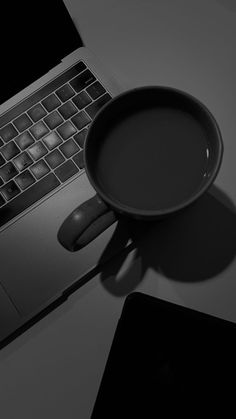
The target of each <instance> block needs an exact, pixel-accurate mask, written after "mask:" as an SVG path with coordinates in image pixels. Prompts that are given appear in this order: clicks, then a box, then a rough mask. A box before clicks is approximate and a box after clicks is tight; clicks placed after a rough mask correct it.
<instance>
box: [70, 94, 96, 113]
mask: <svg viewBox="0 0 236 419" xmlns="http://www.w3.org/2000/svg"><path fill="white" fill-rule="evenodd" d="M72 102H74V104H75V105H76V106H77V108H78V109H79V110H80V111H81V110H82V109H83V108H85V106H87V105H89V104H90V103H91V102H92V99H91V98H90V97H89V95H88V94H87V93H86V92H81V93H79V94H78V95H76V96H75V97H73V99H72Z"/></svg>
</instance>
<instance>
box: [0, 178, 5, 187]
mask: <svg viewBox="0 0 236 419" xmlns="http://www.w3.org/2000/svg"><path fill="white" fill-rule="evenodd" d="M3 183H4V182H3V180H2V179H1V178H0V186H2V185H3Z"/></svg>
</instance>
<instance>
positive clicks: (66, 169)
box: [55, 160, 79, 182]
mask: <svg viewBox="0 0 236 419" xmlns="http://www.w3.org/2000/svg"><path fill="white" fill-rule="evenodd" d="M78 171H79V170H78V168H77V167H76V165H75V164H74V163H73V161H72V160H68V161H66V162H65V163H63V164H62V165H61V166H60V167H58V168H57V169H56V170H55V174H56V175H57V177H58V178H59V179H60V181H61V182H65V181H66V180H68V179H69V178H71V177H72V176H74V175H75V174H76V173H78Z"/></svg>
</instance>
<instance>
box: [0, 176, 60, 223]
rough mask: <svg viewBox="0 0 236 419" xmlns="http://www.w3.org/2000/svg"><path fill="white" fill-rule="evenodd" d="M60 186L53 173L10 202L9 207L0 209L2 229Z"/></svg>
mask: <svg viewBox="0 0 236 419" xmlns="http://www.w3.org/2000/svg"><path fill="white" fill-rule="evenodd" d="M59 185H60V182H59V180H58V179H57V178H56V176H55V175H54V174H53V173H50V174H49V175H47V176H45V177H44V178H43V179H41V180H40V181H39V182H37V183H35V184H34V185H33V186H31V188H29V189H27V190H26V191H25V192H23V193H22V194H21V195H18V196H17V197H16V198H15V199H13V200H12V201H10V202H8V203H7V205H5V206H4V207H2V208H0V227H2V226H3V225H4V224H6V223H7V222H8V221H10V220H12V219H13V218H14V217H16V216H17V215H19V214H20V213H21V212H23V211H25V210H26V209H27V208H29V207H30V206H31V205H33V204H35V203H36V202H37V201H39V200H40V199H42V198H43V197H44V196H45V195H47V194H48V193H49V192H51V191H53V189H55V188H56V187H57V186H59Z"/></svg>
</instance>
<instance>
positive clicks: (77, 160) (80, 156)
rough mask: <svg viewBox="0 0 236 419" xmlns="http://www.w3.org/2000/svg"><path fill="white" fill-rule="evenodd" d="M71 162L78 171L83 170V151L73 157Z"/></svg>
mask: <svg viewBox="0 0 236 419" xmlns="http://www.w3.org/2000/svg"><path fill="white" fill-rule="evenodd" d="M73 160H74V162H75V163H76V164H77V166H78V167H79V168H80V169H83V168H84V152H83V151H80V152H79V153H78V154H76V155H75V156H74V157H73Z"/></svg>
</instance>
